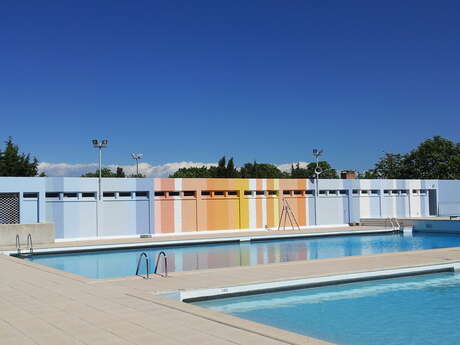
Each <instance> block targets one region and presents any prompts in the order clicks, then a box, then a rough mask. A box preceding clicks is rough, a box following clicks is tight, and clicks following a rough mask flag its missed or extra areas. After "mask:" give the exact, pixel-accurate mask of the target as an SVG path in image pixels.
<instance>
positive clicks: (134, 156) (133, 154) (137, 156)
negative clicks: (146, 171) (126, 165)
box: [131, 153, 144, 176]
mask: <svg viewBox="0 0 460 345" xmlns="http://www.w3.org/2000/svg"><path fill="white" fill-rule="evenodd" d="M131 157H133V159H134V160H135V161H136V175H137V176H139V159H141V158H142V157H144V155H143V154H142V153H131Z"/></svg>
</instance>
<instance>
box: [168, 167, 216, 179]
mask: <svg viewBox="0 0 460 345" xmlns="http://www.w3.org/2000/svg"><path fill="white" fill-rule="evenodd" d="M169 177H173V178H210V177H212V176H211V172H210V171H209V169H208V168H207V167H205V166H202V167H200V168H198V167H191V168H180V169H179V170H177V171H176V172H175V173H174V174H171V175H169Z"/></svg>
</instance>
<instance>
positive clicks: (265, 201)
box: [153, 178, 310, 233]
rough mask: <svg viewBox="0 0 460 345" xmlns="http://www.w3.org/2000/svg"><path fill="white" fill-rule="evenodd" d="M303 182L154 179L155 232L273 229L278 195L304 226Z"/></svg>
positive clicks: (306, 218)
mask: <svg viewBox="0 0 460 345" xmlns="http://www.w3.org/2000/svg"><path fill="white" fill-rule="evenodd" d="M306 181H307V180H278V179H169V178H162V179H155V186H154V190H155V192H154V203H153V204H154V206H153V207H154V219H155V227H154V228H155V232H156V233H180V232H190V231H197V230H200V231H213V230H235V229H256V228H258V229H260V228H265V227H270V228H273V227H277V226H278V223H279V217H280V212H281V198H282V197H284V198H286V199H287V200H288V202H289V205H290V207H291V209H292V210H293V212H294V213H295V215H296V219H297V222H298V223H299V225H300V226H305V225H309V224H310V223H309V219H308V214H309V212H308V199H309V198H308V197H307V192H306V191H307V182H306ZM286 191H289V194H286V193H287V192H286ZM283 193H284V194H283Z"/></svg>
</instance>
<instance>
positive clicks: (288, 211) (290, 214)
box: [278, 198, 300, 231]
mask: <svg viewBox="0 0 460 345" xmlns="http://www.w3.org/2000/svg"><path fill="white" fill-rule="evenodd" d="M281 203H282V204H283V208H282V210H281V216H280V221H279V223H278V230H280V228H281V223H282V222H283V216H284V224H283V230H286V220H287V218H289V223H291V228H292V230H294V223H295V225H296V227H297V229H298V230H299V231H300V227H299V223H297V219H296V218H295V214H294V211H292V208H291V206H289V203H288V201H287V200H286V199H284V198H283V199H281ZM293 220H294V222H292V221H293Z"/></svg>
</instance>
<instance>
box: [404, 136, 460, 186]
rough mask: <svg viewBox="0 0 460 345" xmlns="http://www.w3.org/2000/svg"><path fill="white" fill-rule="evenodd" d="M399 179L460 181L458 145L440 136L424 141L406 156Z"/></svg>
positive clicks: (459, 147)
mask: <svg viewBox="0 0 460 345" xmlns="http://www.w3.org/2000/svg"><path fill="white" fill-rule="evenodd" d="M401 178H416V179H439V180H456V179H460V144H458V143H457V144H455V143H454V142H452V141H450V140H448V139H445V138H442V137H440V136H435V137H433V138H430V139H428V140H425V141H424V142H422V143H421V144H420V145H419V146H418V147H417V149H415V150H413V151H411V152H410V153H409V154H408V155H407V156H406V159H405V162H404V177H401Z"/></svg>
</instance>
